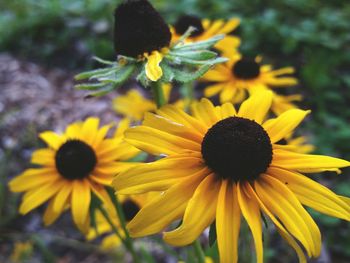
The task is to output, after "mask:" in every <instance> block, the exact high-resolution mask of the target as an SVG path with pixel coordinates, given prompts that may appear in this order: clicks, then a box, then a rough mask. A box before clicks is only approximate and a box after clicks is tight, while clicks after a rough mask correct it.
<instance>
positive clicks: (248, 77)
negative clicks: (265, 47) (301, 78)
mask: <svg viewBox="0 0 350 263" xmlns="http://www.w3.org/2000/svg"><path fill="white" fill-rule="evenodd" d="M226 55H227V57H228V58H229V61H227V62H226V63H224V64H220V65H216V66H215V67H214V68H213V69H212V70H209V71H208V72H207V73H206V74H205V75H204V76H203V78H202V80H204V81H210V82H214V84H211V85H208V87H206V88H205V90H204V95H205V96H206V97H212V96H214V95H216V94H220V101H221V103H225V102H233V103H238V102H241V101H243V100H244V99H245V97H246V94H247V93H249V94H253V93H254V92H257V91H261V90H266V89H271V88H276V87H286V86H292V85H295V84H297V80H296V79H295V78H293V77H289V76H288V77H287V76H283V75H286V74H292V73H294V69H293V68H292V67H286V68H281V69H277V70H273V69H272V66H271V65H261V58H259V57H258V58H256V59H252V58H249V57H244V56H242V55H241V54H239V53H237V52H229V53H227V54H226ZM297 99H298V98H296V97H291V98H290V99H289V98H284V97H283V96H282V95H277V94H275V93H274V97H273V104H272V110H275V111H276V112H278V113H281V110H286V109H288V108H291V107H295V106H294V105H293V104H292V103H290V101H292V100H297Z"/></svg>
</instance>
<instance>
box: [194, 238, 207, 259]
mask: <svg viewBox="0 0 350 263" xmlns="http://www.w3.org/2000/svg"><path fill="white" fill-rule="evenodd" d="M193 248H194V252H195V253H196V256H197V259H198V263H205V254H204V251H203V249H202V246H201V243H200V242H199V240H198V239H197V240H196V241H194V242H193Z"/></svg>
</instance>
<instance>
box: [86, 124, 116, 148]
mask: <svg viewBox="0 0 350 263" xmlns="http://www.w3.org/2000/svg"><path fill="white" fill-rule="evenodd" d="M111 127H112V124H108V125H104V126H102V127H101V128H100V129H99V130H98V131H97V132H96V136H95V139H94V140H93V142H92V143H91V146H92V148H94V149H98V147H99V146H100V144H101V143H103V142H104V139H105V137H106V135H107V133H108V131H109V129H110V128H111Z"/></svg>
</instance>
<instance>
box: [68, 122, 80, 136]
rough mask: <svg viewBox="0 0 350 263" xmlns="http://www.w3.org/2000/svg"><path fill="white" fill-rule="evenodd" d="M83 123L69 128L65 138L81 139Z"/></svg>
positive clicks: (76, 123) (74, 124) (71, 125)
mask: <svg viewBox="0 0 350 263" xmlns="http://www.w3.org/2000/svg"><path fill="white" fill-rule="evenodd" d="M81 127H82V123H81V122H75V123H72V124H70V125H68V126H67V128H66V131H65V134H64V135H65V136H66V138H68V139H76V138H79V135H80V132H81Z"/></svg>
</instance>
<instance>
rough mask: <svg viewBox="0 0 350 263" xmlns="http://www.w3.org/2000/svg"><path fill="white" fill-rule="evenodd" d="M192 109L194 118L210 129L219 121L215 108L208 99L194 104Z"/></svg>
mask: <svg viewBox="0 0 350 263" xmlns="http://www.w3.org/2000/svg"><path fill="white" fill-rule="evenodd" d="M191 109H192V114H193V116H194V117H195V118H197V119H199V120H201V121H202V122H203V123H205V124H206V125H207V126H208V127H211V126H213V125H214V124H215V123H216V122H218V121H219V117H218V116H217V114H216V112H215V107H214V105H213V104H212V103H211V102H210V100H208V99H205V98H203V99H201V101H200V102H198V103H193V104H192V107H191Z"/></svg>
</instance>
